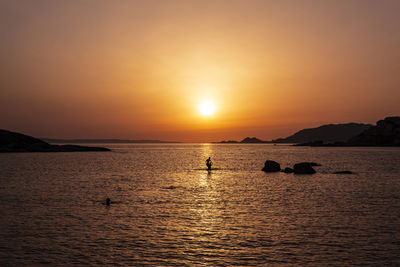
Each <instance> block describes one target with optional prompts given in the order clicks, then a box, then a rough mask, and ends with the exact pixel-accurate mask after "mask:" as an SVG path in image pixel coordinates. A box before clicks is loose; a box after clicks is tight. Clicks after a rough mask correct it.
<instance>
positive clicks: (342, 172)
mask: <svg viewBox="0 0 400 267" xmlns="http://www.w3.org/2000/svg"><path fill="white" fill-rule="evenodd" d="M333 174H353V172H352V171H338V172H334V173H333Z"/></svg>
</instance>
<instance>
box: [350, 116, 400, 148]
mask: <svg viewBox="0 0 400 267" xmlns="http://www.w3.org/2000/svg"><path fill="white" fill-rule="evenodd" d="M347 145H351V146H400V117H386V118H385V119H383V120H380V121H378V122H377V123H376V126H372V127H370V128H368V129H366V130H365V131H363V132H362V133H360V134H358V135H356V136H354V137H352V138H350V140H349V141H348V142H347Z"/></svg>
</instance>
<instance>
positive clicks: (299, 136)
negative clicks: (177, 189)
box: [218, 116, 400, 146]
mask: <svg viewBox="0 0 400 267" xmlns="http://www.w3.org/2000/svg"><path fill="white" fill-rule="evenodd" d="M218 143H221V144H232V143H233V144H235V143H236V144H246V143H291V144H294V145H295V146H400V117H398V116H397V117H387V118H385V119H383V120H380V121H378V122H377V124H376V125H375V126H374V125H371V124H363V123H345V124H327V125H322V126H319V127H316V128H308V129H303V130H300V131H298V132H296V133H295V134H293V135H291V136H288V137H286V138H278V139H275V140H271V141H263V140H261V139H258V138H256V137H246V138H244V139H243V140H242V141H240V142H238V141H231V140H230V141H221V142H218Z"/></svg>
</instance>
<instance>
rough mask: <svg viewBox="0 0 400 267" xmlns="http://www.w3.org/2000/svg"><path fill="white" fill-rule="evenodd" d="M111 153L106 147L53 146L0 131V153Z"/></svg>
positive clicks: (24, 136)
mask: <svg viewBox="0 0 400 267" xmlns="http://www.w3.org/2000/svg"><path fill="white" fill-rule="evenodd" d="M83 151H110V149H108V148H104V147H87V146H77V145H51V144H49V143H46V142H44V141H42V140H40V139H37V138H34V137H32V136H28V135H24V134H20V133H14V132H10V131H7V130H0V152H3V153H6V152H83Z"/></svg>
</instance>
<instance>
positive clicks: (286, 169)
mask: <svg viewBox="0 0 400 267" xmlns="http://www.w3.org/2000/svg"><path fill="white" fill-rule="evenodd" d="M282 172H284V173H293V172H294V170H293V169H292V168H289V167H286V168H285V169H283V170H282Z"/></svg>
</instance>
